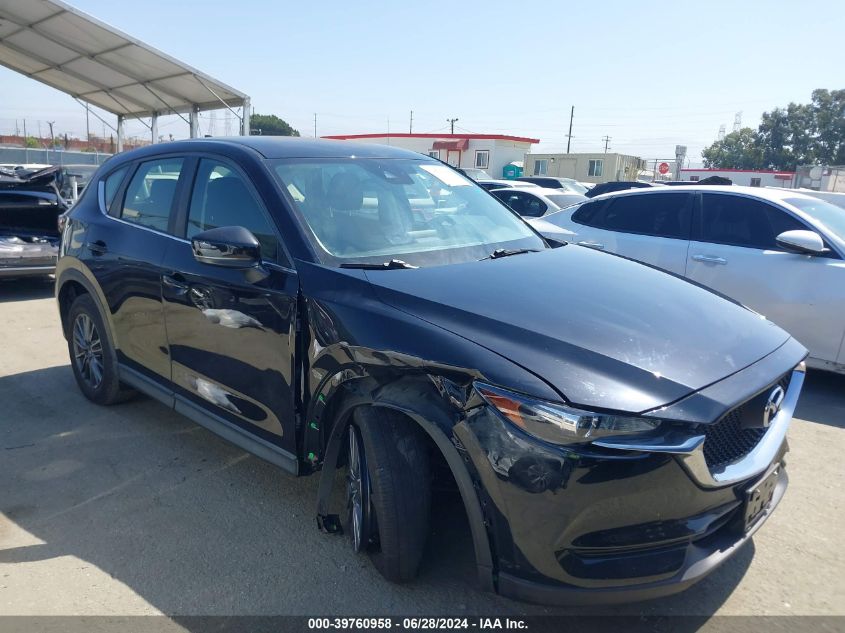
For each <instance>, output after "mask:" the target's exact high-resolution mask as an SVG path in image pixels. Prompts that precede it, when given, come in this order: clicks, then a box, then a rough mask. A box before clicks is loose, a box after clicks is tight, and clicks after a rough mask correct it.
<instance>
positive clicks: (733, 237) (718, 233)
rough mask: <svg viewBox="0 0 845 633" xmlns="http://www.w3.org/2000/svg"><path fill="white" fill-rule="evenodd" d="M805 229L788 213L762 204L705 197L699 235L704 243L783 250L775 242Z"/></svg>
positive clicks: (720, 197)
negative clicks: (783, 236)
mask: <svg viewBox="0 0 845 633" xmlns="http://www.w3.org/2000/svg"><path fill="white" fill-rule="evenodd" d="M806 228H807V227H806V226H804V225H803V224H802V223H801V222H799V221H798V220H797V219H795V218H793V217H792V216H791V215H789V214H788V213H785V212H784V211H781V210H780V209H777V208H775V207H773V206H772V205H770V204H767V203H765V202H761V201H759V200H754V199H752V198H745V197H743V196H731V195H724V194H712V193H705V194H703V195H702V204H701V226H700V227H699V231H698V232H699V235H698V239H700V241H702V242H713V243H715V244H730V245H732V246H744V247H746V248H756V249H760V250H783V249H782V248H781V247H780V246H778V245H777V242H775V238H776V237H777V236H778V235H780V234H781V233H783V232H784V231H798V230H806Z"/></svg>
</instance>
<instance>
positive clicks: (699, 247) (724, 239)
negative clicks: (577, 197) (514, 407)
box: [537, 186, 845, 373]
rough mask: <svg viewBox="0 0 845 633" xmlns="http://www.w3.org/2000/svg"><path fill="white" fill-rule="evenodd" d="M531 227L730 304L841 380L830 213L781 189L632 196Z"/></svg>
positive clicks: (840, 297)
mask: <svg viewBox="0 0 845 633" xmlns="http://www.w3.org/2000/svg"><path fill="white" fill-rule="evenodd" d="M537 228H538V230H539V231H540V232H541V233H543V234H544V235H546V237H549V238H552V239H557V240H564V241H568V242H574V243H576V244H580V245H581V246H586V247H590V248H595V249H601V250H605V251H608V252H612V253H617V254H619V255H624V256H625V257H630V258H631V259H636V260H639V261H642V262H645V263H647V264H651V265H653V266H657V267H659V268H663V269H666V270H668V271H671V272H673V273H675V274H677V275H681V276H684V277H686V278H687V279H690V280H691V281H694V282H697V283H700V284H702V285H704V286H708V287H710V288H712V289H714V290H717V291H718V292H720V293H722V294H724V295H727V296H729V297H732V298H733V299H735V300H736V301H739V302H740V303H742V304H744V305H746V306H748V307H749V308H752V309H753V310H755V311H757V312H759V313H760V314H762V315H764V316H765V317H766V318H768V319H770V320H771V321H774V322H775V323H777V324H778V325H780V326H781V327H783V328H784V329H786V330H787V331H788V332H790V333H791V334H792V335H793V336H795V338H797V339H798V340H799V341H801V343H803V344H804V345H805V346H806V347H807V348H808V349H809V350H810V362H809V364H810V365H811V366H815V367H820V368H824V369H830V370H833V371H837V372H840V373H845V316H843V315H845V210H843V209H841V208H839V207H837V206H834V205H832V204H830V203H828V202H825V201H823V200H819V199H818V198H814V197H811V196H809V195H806V194H802V193H798V192H796V191H793V190H789V189H760V188H753V187H720V186H685V187H672V188H669V187H666V188H657V189H634V190H631V191H625V192H621V193H616V194H608V195H604V196H597V197H596V198H593V199H592V200H589V201H588V202H585V203H582V204H579V205H577V206H574V207H570V208H568V209H564V210H563V211H559V212H557V213H552V214H550V215H546V216H544V217H543V226H542V227H541V226H537ZM643 301H648V288H643ZM737 369H740V368H737Z"/></svg>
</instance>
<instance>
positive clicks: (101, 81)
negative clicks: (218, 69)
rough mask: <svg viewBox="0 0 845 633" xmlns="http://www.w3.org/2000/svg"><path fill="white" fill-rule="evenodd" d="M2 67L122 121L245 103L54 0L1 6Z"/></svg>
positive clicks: (8, 0) (15, 0) (0, 2)
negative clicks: (155, 113) (124, 117)
mask: <svg viewBox="0 0 845 633" xmlns="http://www.w3.org/2000/svg"><path fill="white" fill-rule="evenodd" d="M0 64H2V65H3V66H6V67H8V68H11V69H12V70H15V71H18V72H20V73H23V74H24V75H26V76H28V77H31V78H32V79H36V80H38V81H40V82H42V83H45V84H47V85H48V86H51V87H53V88H56V89H58V90H61V91H62V92H66V93H68V94H70V95H71V96H73V97H76V98H78V99H81V100H83V101H87V102H88V103H90V104H92V105H95V106H97V107H100V108H102V109H103V110H106V111H108V112H111V113H113V114H123V115H127V116H135V117H141V116H150V115H152V114H153V113H154V112H158V113H159V114H167V113H172V112H190V111H191V109H192V108H194V107H197V108H199V109H200V110H211V109H217V108H221V107H224V104H223V103H221V100H222V101H224V102H225V103H226V105H228V106H229V107H232V108H234V107H240V106H242V105H243V103H244V99H246V95H245V94H244V93H242V92H239V91H237V90H235V89H234V88H231V87H229V86H227V85H226V84H224V83H221V82H219V81H217V80H216V79H213V78H211V77H209V76H208V75H205V74H203V73H201V72H200V71H198V70H196V69H195V68H192V67H190V66H188V65H187V64H183V63H182V62H180V61H178V60H176V59H174V58H172V57H170V56H169V55H166V54H164V53H162V52H161V51H158V50H156V49H155V48H153V47H151V46H148V45H147V44H144V43H143V42H141V41H139V40H137V39H135V38H133V37H130V36H129V35H127V34H125V33H123V32H121V31H119V30H117V29H115V28H113V27H111V26H109V25H107V24H105V23H103V22H101V21H99V20H97V19H96V18H93V17H91V16H89V15H87V14H85V13H83V12H82V11H79V10H78V9H76V8H74V7H72V6H70V5H68V4H65V3H64V2H60V1H59V0H0ZM218 97H219V98H218Z"/></svg>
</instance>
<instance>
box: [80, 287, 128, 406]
mask: <svg viewBox="0 0 845 633" xmlns="http://www.w3.org/2000/svg"><path fill="white" fill-rule="evenodd" d="M67 318H68V334H69V335H68V340H67V343H68V353H69V354H70V365H71V367H72V369H73V375H74V378H76V384H77V385H79V389H80V391H82V393H83V394H84V395H85V397H86V398H88V399H89V400H91V401H92V402H95V403H97V404H102V405H109V404H115V403H117V402H122V401H124V400H126V399H127V398H130V397H131V396H132V395H133V394H134V392H133V391H132V390H131V389H129V388H127V387H124V386H123V385H121V383H120V379H119V378H118V373H117V355H116V354H115V351H114V348H113V347H112V345H111V342H110V341H109V337H108V333H107V330H106V327H105V324H104V323H103V320H102V318H101V317H100V311H99V310H98V309H97V305H96V304H95V303H94V299H93V298H91V295H88V294H83V295H79V296H78V297H76V299H74V300H73V303H72V304H71V306H70V310H69V311H68V317H67Z"/></svg>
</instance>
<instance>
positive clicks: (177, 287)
mask: <svg viewBox="0 0 845 633" xmlns="http://www.w3.org/2000/svg"><path fill="white" fill-rule="evenodd" d="M161 283H163V284H164V285H165V286H167V287H168V288H170V289H171V290H172V291H173V292H175V293H176V294H179V295H183V294H185V293H186V292H188V290H189V288H190V286H188V284H186V283H185V278H184V277H182V275H180V274H179V273H175V274H173V275H162V276H161Z"/></svg>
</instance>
